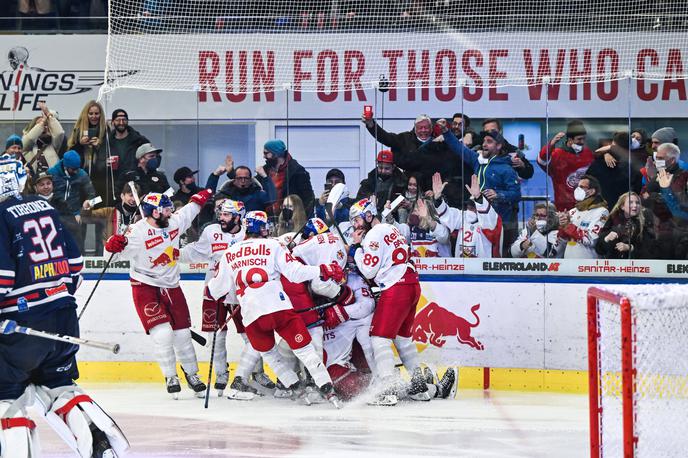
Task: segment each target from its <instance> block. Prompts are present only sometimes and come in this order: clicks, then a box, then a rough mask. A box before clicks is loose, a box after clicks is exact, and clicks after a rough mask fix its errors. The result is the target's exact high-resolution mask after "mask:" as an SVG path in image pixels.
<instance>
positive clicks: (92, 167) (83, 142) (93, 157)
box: [67, 100, 115, 202]
mask: <svg viewBox="0 0 688 458" xmlns="http://www.w3.org/2000/svg"><path fill="white" fill-rule="evenodd" d="M105 134H106V132H105V115H104V113H103V107H102V106H101V105H100V103H98V102H96V101H95V100H89V101H88V102H87V103H86V105H84V108H83V109H82V110H81V113H80V114H79V117H78V118H77V120H76V123H75V124H74V129H73V130H72V135H70V137H69V140H68V141H67V147H68V148H69V149H71V150H74V151H76V152H77V153H79V157H81V167H82V168H83V169H84V170H85V171H86V173H87V174H88V176H89V177H90V178H91V182H92V183H93V186H94V187H95V189H96V194H97V195H99V196H101V197H102V198H103V199H104V200H105V201H106V202H110V201H113V200H114V197H115V192H114V184H113V183H112V175H110V176H108V173H107V158H106V153H107V152H106V149H105V147H104V145H105ZM108 188H109V192H108Z"/></svg>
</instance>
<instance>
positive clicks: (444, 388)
mask: <svg viewBox="0 0 688 458" xmlns="http://www.w3.org/2000/svg"><path fill="white" fill-rule="evenodd" d="M458 384H459V378H458V377H457V376H456V369H455V368H453V367H449V368H447V372H445V373H444V375H443V376H442V378H441V379H440V381H439V383H438V384H437V388H438V390H437V397H440V398H442V399H447V398H452V399H453V398H454V396H455V395H456V388H457V386H458Z"/></svg>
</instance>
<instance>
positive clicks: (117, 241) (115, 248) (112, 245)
mask: <svg viewBox="0 0 688 458" xmlns="http://www.w3.org/2000/svg"><path fill="white" fill-rule="evenodd" d="M127 243H129V241H128V240H127V238H126V237H125V236H123V235H121V234H115V235H112V236H110V238H109V239H107V242H105V249H106V250H108V251H109V252H110V253H121V252H122V251H124V248H125V247H126V246H127Z"/></svg>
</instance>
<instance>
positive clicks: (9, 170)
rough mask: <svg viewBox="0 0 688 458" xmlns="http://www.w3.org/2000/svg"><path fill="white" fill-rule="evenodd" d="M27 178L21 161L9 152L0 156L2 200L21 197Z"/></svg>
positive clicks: (0, 192)
mask: <svg viewBox="0 0 688 458" xmlns="http://www.w3.org/2000/svg"><path fill="white" fill-rule="evenodd" d="M26 179H27V175H26V169H24V166H23V165H22V163H21V162H19V161H18V160H16V159H14V158H12V157H11V156H10V155H7V154H4V155H2V156H0V202H2V201H4V200H6V199H8V198H10V197H16V198H21V193H22V191H23V190H24V185H26Z"/></svg>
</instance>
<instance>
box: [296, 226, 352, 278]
mask: <svg viewBox="0 0 688 458" xmlns="http://www.w3.org/2000/svg"><path fill="white" fill-rule="evenodd" d="M344 249H345V247H344V243H343V242H342V240H341V239H340V238H339V237H337V236H336V235H335V234H333V233H331V232H326V233H324V234H318V235H315V236H313V237H311V238H310V239H308V240H304V241H303V242H301V243H299V244H298V245H296V246H295V247H294V249H293V250H292V254H293V255H294V256H296V257H297V258H299V259H301V260H303V262H305V263H306V264H308V265H309V266H318V265H320V264H330V263H332V262H336V263H337V264H339V267H341V268H342V269H344V266H345V265H346V252H345V251H344Z"/></svg>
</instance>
